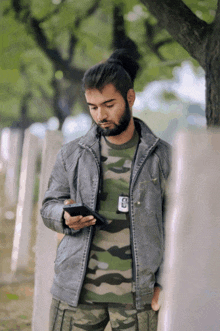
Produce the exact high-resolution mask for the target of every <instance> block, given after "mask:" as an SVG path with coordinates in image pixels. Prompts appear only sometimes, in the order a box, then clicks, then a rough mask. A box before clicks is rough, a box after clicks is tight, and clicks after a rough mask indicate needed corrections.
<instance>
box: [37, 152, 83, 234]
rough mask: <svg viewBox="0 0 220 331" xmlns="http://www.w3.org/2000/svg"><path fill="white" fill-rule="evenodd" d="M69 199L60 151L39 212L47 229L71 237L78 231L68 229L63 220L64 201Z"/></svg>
mask: <svg viewBox="0 0 220 331" xmlns="http://www.w3.org/2000/svg"><path fill="white" fill-rule="evenodd" d="M69 198H70V187H69V181H68V176H67V171H66V169H65V164H64V161H63V159H62V149H61V150H60V151H59V153H58V155H57V159H56V162H55V165H54V168H53V170H52V173H51V176H50V179H49V183H48V189H47V191H46V193H45V196H44V199H43V202H42V208H41V210H40V212H41V216H42V219H43V222H44V224H45V225H46V226H47V227H48V228H50V229H51V230H53V231H56V232H59V233H64V234H68V235H73V234H75V233H77V232H78V231H79V230H74V229H70V228H69V227H68V226H67V225H66V224H65V222H64V218H63V206H64V200H66V199H69Z"/></svg>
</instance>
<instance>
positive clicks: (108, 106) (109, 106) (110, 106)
mask: <svg viewBox="0 0 220 331" xmlns="http://www.w3.org/2000/svg"><path fill="white" fill-rule="evenodd" d="M106 106H107V108H112V107H113V106H114V105H113V104H111V105H106Z"/></svg>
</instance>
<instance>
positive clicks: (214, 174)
mask: <svg viewBox="0 0 220 331" xmlns="http://www.w3.org/2000/svg"><path fill="white" fill-rule="evenodd" d="M172 167H173V170H172V175H171V178H172V180H171V184H170V203H169V205H168V213H167V217H166V245H165V265H164V291H163V299H162V306H161V309H160V313H159V324H158V329H157V330H158V331H186V330H187V331H198V330H199V331H219V329H220V313H219V311H220V285H219V279H220V276H219V275H220V203H219V201H220V133H219V132H211V131H205V130H204V131H203V130H201V131H196V132H189V133H181V134H179V136H178V137H177V139H176V144H175V151H174V155H173V165H172Z"/></svg>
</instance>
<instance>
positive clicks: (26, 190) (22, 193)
mask: <svg viewBox="0 0 220 331" xmlns="http://www.w3.org/2000/svg"><path fill="white" fill-rule="evenodd" d="M38 151H39V149H38V138H37V137H36V136H34V135H32V134H31V133H30V131H29V129H27V130H26V131H25V137H24V143H23V150H22V160H21V171H20V182H19V193H18V204H17V212H16V221H15V232H14V240H13V248H12V259H11V270H12V271H13V272H16V271H19V270H21V269H25V268H26V267H27V266H28V261H29V248H30V241H31V224H32V210H33V194H34V184H35V178H36V162H37V156H38Z"/></svg>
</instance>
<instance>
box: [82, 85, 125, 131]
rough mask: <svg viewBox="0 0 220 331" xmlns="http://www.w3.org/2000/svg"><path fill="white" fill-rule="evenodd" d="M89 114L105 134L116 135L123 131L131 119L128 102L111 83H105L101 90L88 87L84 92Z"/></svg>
mask: <svg viewBox="0 0 220 331" xmlns="http://www.w3.org/2000/svg"><path fill="white" fill-rule="evenodd" d="M85 97H86V101H87V103H88V105H89V110H90V114H91V116H92V118H93V120H94V121H95V122H96V124H97V125H98V126H99V127H100V128H101V131H102V134H103V135H105V136H117V135H119V134H121V133H122V132H123V131H125V130H126V129H127V127H128V125H129V123H130V121H131V111H130V107H129V104H128V102H125V100H124V98H123V97H122V95H121V94H120V92H118V91H117V90H116V89H115V87H114V85H113V84H108V85H106V86H105V87H104V88H103V89H102V90H101V91H99V90H98V89H88V90H86V92H85Z"/></svg>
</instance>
